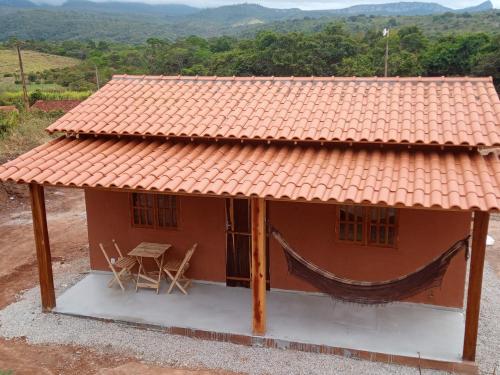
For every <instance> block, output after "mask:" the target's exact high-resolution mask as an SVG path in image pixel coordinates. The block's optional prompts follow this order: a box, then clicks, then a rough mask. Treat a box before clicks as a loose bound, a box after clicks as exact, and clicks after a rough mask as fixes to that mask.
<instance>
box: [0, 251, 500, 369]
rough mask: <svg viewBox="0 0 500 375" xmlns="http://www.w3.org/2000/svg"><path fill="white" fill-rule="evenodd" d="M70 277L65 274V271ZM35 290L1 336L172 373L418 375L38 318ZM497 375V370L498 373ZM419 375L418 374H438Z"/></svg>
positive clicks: (492, 279)
mask: <svg viewBox="0 0 500 375" xmlns="http://www.w3.org/2000/svg"><path fill="white" fill-rule="evenodd" d="M65 266H67V268H66V267H64V268H65V269H64V270H59V272H58V274H59V275H58V277H57V278H56V288H57V292H58V293H61V292H62V291H63V290H64V289H66V288H68V287H69V286H70V285H72V284H73V283H75V282H76V281H78V280H79V279H80V278H81V276H82V274H81V273H80V274H77V275H75V273H74V270H76V271H77V272H78V271H79V270H85V269H88V268H87V267H88V265H87V264H86V262H84V261H78V262H72V263H71V265H69V264H66V265H65ZM70 269H71V270H73V272H68V271H69V270H70ZM484 276H485V277H484V284H483V286H484V289H483V290H484V292H483V300H482V309H481V322H480V328H479V331H480V332H479V341H478V358H477V359H478V362H479V365H480V368H481V373H484V374H493V373H494V368H495V366H496V365H497V364H498V362H499V359H500V358H499V354H498V353H500V325H499V324H498V323H499V322H500V309H499V308H498V306H500V281H499V280H498V278H497V276H496V275H495V274H494V272H493V271H492V269H491V268H490V267H489V266H488V265H486V269H485V275H484ZM39 300H40V298H39V289H38V288H37V287H36V288H33V289H30V290H28V291H27V292H25V293H24V294H23V295H22V296H21V297H20V298H19V300H18V301H17V302H15V303H13V304H11V305H9V306H7V307H6V308H5V309H4V310H1V311H0V336H3V337H5V338H7V339H10V338H19V337H25V338H26V340H27V341H28V342H29V343H32V344H41V343H52V344H74V345H82V346H87V347H92V348H94V349H97V350H100V351H105V352H108V353H116V354H119V353H125V354H127V355H128V356H130V355H135V356H136V357H137V358H139V359H141V360H143V361H146V362H150V363H154V364H163V365H168V366H174V367H189V368H208V369H223V370H229V371H235V372H243V373H249V374H278V375H279V374H286V375H289V374H339V373H342V374H375V373H376V374H419V371H418V369H415V368H408V367H402V366H398V365H389V364H382V363H375V362H369V361H361V360H356V359H352V358H345V357H340V356H333V355H322V354H315V353H303V352H298V351H292V350H280V349H267V348H252V347H246V346H241V345H235V344H230V343H221V342H212V341H203V340H198V339H192V338H188V337H183V336H174V335H168V334H165V333H163V332H158V331H154V330H144V329H138V328H134V327H131V326H127V325H122V324H119V323H107V322H101V321H96V320H92V319H82V318H75V317H69V316H63V315H57V314H42V313H41V312H40V302H39ZM497 371H498V369H497ZM439 373H440V372H437V371H432V370H422V374H439Z"/></svg>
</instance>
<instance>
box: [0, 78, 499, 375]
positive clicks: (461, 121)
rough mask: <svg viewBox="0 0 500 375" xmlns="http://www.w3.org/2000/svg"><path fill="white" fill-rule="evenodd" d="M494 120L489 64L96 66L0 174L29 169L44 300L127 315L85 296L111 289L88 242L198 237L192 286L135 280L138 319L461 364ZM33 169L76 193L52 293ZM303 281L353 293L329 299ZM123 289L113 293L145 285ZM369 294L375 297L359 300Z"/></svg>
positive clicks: (466, 353)
mask: <svg viewBox="0 0 500 375" xmlns="http://www.w3.org/2000/svg"><path fill="white" fill-rule="evenodd" d="M499 119H500V102H499V99H498V96H497V93H496V91H495V88H494V86H493V83H492V80H491V78H468V77H457V78H442V77H441V78H421V77H415V78H337V77H331V78H322V77H310V78H297V77H295V78H294V77H285V78H275V77H262V78H257V77H247V78H245V77H241V78H240V77H163V76H126V75H123V76H114V77H113V79H112V80H111V81H110V82H109V83H108V84H107V85H105V86H104V87H103V88H101V89H100V90H99V91H97V92H96V93H94V94H93V95H92V96H91V97H90V98H88V99H87V100H85V101H84V102H83V103H81V104H80V105H78V106H77V107H75V108H74V109H72V110H71V111H69V112H68V113H67V114H65V115H64V116H62V117H61V118H60V119H58V120H57V121H56V122H54V123H53V124H52V125H50V126H49V127H48V129H47V130H48V131H49V132H50V133H53V132H62V133H64V135H62V136H61V137H59V138H56V139H54V140H52V141H51V142H49V143H47V144H44V145H42V146H40V147H37V148H35V149H34V150H32V151H30V152H28V153H26V154H24V155H22V156H20V157H19V158H17V159H15V160H13V161H10V162H8V163H6V164H4V165H3V166H2V167H0V168H1V169H0V180H2V181H14V182H18V183H25V184H29V187H30V192H31V199H32V210H33V220H34V228H35V237H36V238H35V240H36V248H37V256H38V262H39V270H40V284H41V294H42V305H43V308H44V309H45V310H46V311H51V310H54V311H56V312H62V313H64V312H67V313H68V312H69V313H71V314H74V315H84V316H92V317H100V318H102V317H106V318H108V319H109V318H113V316H114V318H115V319H117V320H127V319H126V318H123V316H125V313H116V315H112V314H110V313H109V312H108V315H99V314H97V313H92V312H91V311H90V310H91V307H89V306H91V305H92V304H94V305H92V306H94V307H95V308H96V309H100V308H102V306H98V305H102V304H103V302H102V301H104V299H103V300H99V299H98V298H99V297H98V296H99V295H100V293H108V294H107V295H106V298H114V301H115V303H114V305H115V306H120V304H123V305H122V307H121V308H123V309H124V310H125V309H126V307H125V304H124V303H125V302H124V297H122V294H120V291H119V290H110V289H108V288H106V287H105V284H103V285H101V284H99V286H97V287H96V286H95V284H92V283H91V281H90V280H97V278H98V276H99V275H100V276H99V277H102V274H99V272H98V271H106V270H107V264H106V261H105V259H104V257H103V255H102V253H101V252H100V250H99V247H98V244H99V243H106V244H107V243H109V242H110V241H111V239H112V238H115V239H117V241H119V243H120V246H121V247H122V248H124V249H132V248H133V247H134V246H136V245H137V244H138V243H140V242H143V241H147V242H159V243H169V244H172V245H173V250H172V253H176V252H178V253H182V252H183V251H185V249H187V248H188V247H189V246H190V245H192V244H193V243H195V242H197V243H198V245H199V246H198V250H197V252H196V254H195V256H194V257H193V259H192V261H191V262H190V263H191V265H190V269H189V275H190V277H191V278H193V279H195V280H198V281H200V284H196V285H195V287H193V293H192V295H191V294H190V295H189V296H182V295H177V296H174V295H168V297H167V295H162V294H161V293H160V295H158V296H156V295H154V293H151V296H150V297H149V295H148V297H147V298H151V299H150V300H148V301H149V302H147V303H144V302H142V303H143V304H142V307H141V308H140V310H148V309H154V308H156V311H161V313H160V312H159V313H158V314H159V315H158V314H157V315H155V314H153V313H151V314H149V315H147V316H146V315H144V316H142V315H141V316H140V317H139V315H137V318H136V319H137V320H139V318H140V319H142V320H141V321H142V322H144V321H146V324H152V325H161V326H162V327H163V328H164V329H166V330H167V331H168V332H171V333H176V334H190V335H194V336H196V337H203V338H210V339H217V340H228V341H233V342H238V343H245V344H249V345H250V344H254V345H263V346H270V347H283V346H284V347H289V348H294V349H299V350H313V351H320V352H324V353H334V354H346V355H351V356H357V357H359V358H366V359H371V360H379V361H387V362H400V363H403V364H409V365H419V366H427V367H434V368H440V369H444V370H458V371H471V369H473V368H474V360H475V352H476V342H477V328H478V320H479V307H480V305H479V304H480V296H481V280H482V273H483V264H484V254H485V239H486V234H487V228H488V220H489V215H490V213H491V212H498V211H499V209H500V189H499V187H500V162H499V159H498V156H497V154H496V153H495V152H493V151H495V149H496V148H497V147H499V146H500V136H499V133H498V124H499ZM44 186H65V187H70V188H83V189H84V190H85V201H86V207H87V218H88V235H89V245H90V250H89V256H90V264H91V268H92V270H94V271H96V273H95V274H96V275H97V276H92V275H90V276H89V277H88V278H87V279H85V280H83V281H81V282H80V285H82V286H81V287H80V289H78V288H79V287H78V284H77V285H76V286H74V287H73V288H72V289H70V290H69V291H68V292H66V293H65V294H63V295H62V296H61V297H60V303H58V306H56V300H55V295H54V287H53V280H52V269H51V260H50V246H49V239H48V234H47V223H46V215H45V207H44V195H43V191H44ZM471 222H472V225H471ZM266 233H267V236H266ZM470 234H472V242H471V248H470V251H471V252H470V262H468V260H467V259H468V255H469V253H468V251H467V248H468V246H466V242H467V238H468V236H469V235H470ZM447 251H448V252H447ZM441 254H451V255H450V256H448V255H446V260H443V259H444V258H442V257H441ZM433 262H434V263H433ZM436 262H437V263H436ZM468 264H470V265H469V281H468V289H466V288H465V285H466V273H467V267H468ZM429 265H430V266H429ZM426 266H429V267H427V268H426ZM294 267H295V268H294ZM418 272H420V273H418ZM422 272H424V273H422ZM426 272H427V273H426ZM417 273H418V277H417V276H415V277H413V276H412V277H410V278H405V276H404V275H417ZM431 273H435V275H434V276H435V278H434V279H431V276H430V275H431ZM90 277H94V279H90ZM99 280H100V279H99ZM386 280H392V282H391V283H389V284H384V282H385V281H386ZM402 280H403V281H404V283H408V284H405V285H400V284H401V281H402ZM92 282H94V281H92ZM202 282H204V283H202ZM398 283H399V284H398ZM410 284H411V285H410ZM387 285H389V288H386V286H387ZM393 285H394V287H392V286H393ZM226 286H227V287H226ZM228 287H235V288H228ZM197 288H198V289H197ZM247 288H249V290H248V291H249V293H247V292H246V291H247ZM384 288H385V289H384ZM382 289H383V292H384V293H385V294H383V296H382V295H380V296H379V294H377V293H379V291H380V290H382ZM72 290H73V292H71V291H72ZM78 290H79V291H80V292H81V293H86V294H85V295H86V299H85V304H86V307H85V308H84V307H81V306H82V305H81V299H82V297H78V296H77V295H76V291H78ZM196 290H198V291H203V292H198V293H197V292H196ZM330 291H331V293H330ZM318 292H324V293H328V294H331V295H333V297H334V298H335V297H337V298H338V299H340V300H347V301H352V300H354V301H355V302H361V303H359V304H349V303H343V302H339V303H336V302H335V309H334V308H332V301H331V300H330V298H329V297H325V296H324V294H320V293H318ZM71 293H73V297H71V296H70V295H71ZM109 293H115V294H113V295H111V294H109ZM212 293H213V294H212ZM356 293H362V298H361V297H356ZM363 293H364V294H363ZM140 295H142V296H145V295H146V294H145V293H143V294H141V293H138V294H137V296H140ZM466 295H467V296H466ZM65 296H68V297H65ZM134 296H136V294H131V295H128V297H127V298H128V299H127V301H128V302H127V303H132V302H131V301H132V299H133V298H146V297H134ZM379 297H380V298H381V299H380V300H378V299H377V298H379ZM465 297H467V298H465ZM64 298H66V299H65V301H69V300H70V299H71V298H73V302H74V303H75V304H76V305H78V306H80V307H81V310H78V309H79V308H80V307H77V308H76V310H71V311H69V310H65V309H66V307H65V306H62V305H64V304H63V300H64ZM103 298H104V297H103ZM120 298H121V299H120ZM169 298H170V299H169ZM231 298H233V300H231ZM464 299H466V302H465V304H464ZM174 300H175V301H176V302H175V303H174V302H173V301H174ZM97 301H99V302H97ZM197 301H203V303H201V302H197ZM228 301H229V302H228ZM230 301H236V302H235V303H230ZM377 301H379V302H380V304H384V305H385V303H386V302H393V303H391V304H389V305H387V307H379V306H375V307H373V306H372V305H370V304H366V303H365V302H369V303H373V302H377ZM161 304H164V305H165V306H166V307H165V309H164V310H162V309H163V307H160V305H161ZM188 304H189V305H188ZM146 305H147V306H146ZM320 305H321V308H320V307H319V306H320ZM154 306H156V307H154ZM161 306H163V305H161ZM179 306H187V307H186V308H185V310H181V311H180V312H176V311H177V309H179ZM221 306H223V307H221ZM374 309H378V310H374ZM380 309H382V310H380ZM334 310H335V311H334ZM96 311H97V310H96ZM148 311H149V310H148ZM128 313H130V314H133V313H135V312H130V311H129V312H128ZM141 313H142V312H141ZM176 313H177V315H175V314H176ZM198 313H200V314H201V315H202V316H201V317H200V316H198V315H197V314H198ZM330 313H331V314H330ZM103 314H104V313H103ZM137 314H140V313H139V312H137ZM293 314H296V316H291V315H293ZM174 315H175V317H174ZM330 315H331V316H330ZM148 317H149V318H148ZM195 318H196V319H198V318H199V319H198V320H196V321H194V319H195ZM148 319H149V320H148ZM155 319H163V320H161V322H162V323H155V322H156V320H155ZM168 319H172V320H168ZM175 319H178V320H177V321H174V320H175ZM183 319H184V320H183ZM186 319H188V320H189V319H192V320H190V321H189V323H185V324H184V323H182V324H180V323H178V322H180V321H182V322H185V320H186ZM294 319H295V320H294ZM301 319H302V320H301ZM337 320H341V321H337ZM464 320H465V321H464ZM337 322H338V323H341V324H339V325H336V323H337ZM183 324H184V325H183ZM189 324H192V325H189ZM247 324H248V326H247ZM380 327H383V328H380ZM336 340H337V341H336ZM342 340H343V341H342ZM419 340H423V341H422V342H421V344H418V345H420V346H418V345H417V344H416V343H417V342H419Z"/></svg>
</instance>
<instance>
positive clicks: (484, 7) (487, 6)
mask: <svg viewBox="0 0 500 375" xmlns="http://www.w3.org/2000/svg"><path fill="white" fill-rule="evenodd" d="M491 9H493V4H492V3H491V1H490V0H488V1H485V2H482V3H481V4H479V5H476V6H473V7H468V8H462V9H457V10H455V12H458V13H462V12H468V13H477V12H486V11H488V10H491Z"/></svg>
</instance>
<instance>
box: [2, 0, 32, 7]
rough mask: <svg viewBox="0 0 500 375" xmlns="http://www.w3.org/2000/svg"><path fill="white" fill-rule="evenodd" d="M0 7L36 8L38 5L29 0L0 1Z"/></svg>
mask: <svg viewBox="0 0 500 375" xmlns="http://www.w3.org/2000/svg"><path fill="white" fill-rule="evenodd" d="M0 6H5V7H12V8H35V7H36V6H37V5H36V4H35V3H32V2H31V1H29V0H0Z"/></svg>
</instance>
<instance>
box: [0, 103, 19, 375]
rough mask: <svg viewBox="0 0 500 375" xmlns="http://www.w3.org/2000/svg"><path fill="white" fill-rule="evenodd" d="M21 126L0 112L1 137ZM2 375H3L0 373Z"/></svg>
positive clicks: (16, 117)
mask: <svg viewBox="0 0 500 375" xmlns="http://www.w3.org/2000/svg"><path fill="white" fill-rule="evenodd" d="M18 124H19V112H17V111H9V112H5V111H1V112H0V136H1V135H2V134H4V133H7V132H8V131H9V130H10V129H12V128H13V127H15V126H16V125H18ZM0 375H2V374H1V373H0Z"/></svg>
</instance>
